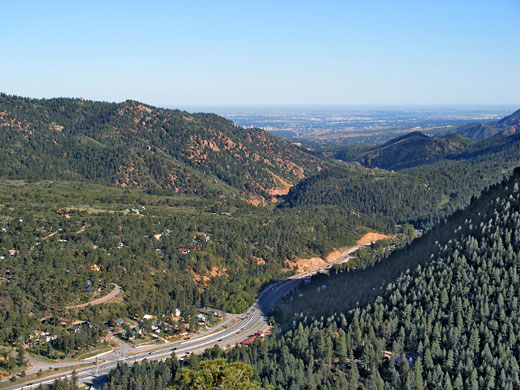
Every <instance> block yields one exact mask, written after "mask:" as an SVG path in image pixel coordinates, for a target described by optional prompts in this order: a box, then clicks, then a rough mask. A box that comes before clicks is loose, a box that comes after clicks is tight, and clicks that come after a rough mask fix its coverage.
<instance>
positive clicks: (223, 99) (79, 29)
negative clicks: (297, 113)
mask: <svg viewBox="0 0 520 390" xmlns="http://www.w3.org/2000/svg"><path fill="white" fill-rule="evenodd" d="M519 20H520V0H489V1H478V0H471V1H465V0H449V1H444V0H415V1H408V2H406V1H398V0H387V1H382V0H380V1H376V0H365V1H363V0H359V1H348V0H345V1H328V0H320V1H317V0H316V1H304V0H299V1H284V0H276V1H260V0H259V1H253V0H241V1H226V0H214V1H196V0H190V1H188V0H185V1H164V2H159V1H140V2H137V1H135V2H134V1H109V0H105V1H99V2H98V1H81V0H74V1H62V2H53V1H23V0H17V1H14V0H13V1H7V0H0V26H1V31H2V32H1V34H0V43H1V49H0V91H2V92H6V93H9V94H16V95H22V96H31V97H54V96H74V97H85V98H90V99H96V100H108V101H120V100H125V99H128V98H131V99H136V100H140V101H144V102H146V103H150V104H154V105H167V106H175V105H182V106H185V105H223V104H520V28H518V25H519Z"/></svg>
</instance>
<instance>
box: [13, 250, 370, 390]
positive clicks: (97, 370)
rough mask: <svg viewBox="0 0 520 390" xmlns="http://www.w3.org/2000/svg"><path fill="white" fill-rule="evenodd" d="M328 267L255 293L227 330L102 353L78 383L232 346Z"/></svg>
mask: <svg viewBox="0 0 520 390" xmlns="http://www.w3.org/2000/svg"><path fill="white" fill-rule="evenodd" d="M360 247H361V246H360V245H357V246H354V247H352V248H349V249H348V250H346V251H345V252H343V254H342V255H341V256H340V258H339V259H338V260H336V262H335V263H338V264H339V263H342V262H346V261H348V260H349V259H350V256H351V255H352V253H354V252H355V251H356V250H358V249H359V248H360ZM331 267H332V264H329V265H327V266H324V267H321V268H319V269H317V270H313V271H307V272H303V273H301V274H298V275H294V276H291V277H290V278H288V279H285V280H282V281H279V282H277V283H275V284H273V285H271V286H269V287H268V288H266V289H265V290H264V291H263V292H262V293H261V294H260V296H259V298H258V300H257V301H256V303H255V304H254V305H253V306H251V307H250V308H249V309H248V310H247V311H246V312H245V313H244V314H242V315H241V316H240V319H239V321H237V322H236V323H234V324H232V325H230V326H229V327H228V328H227V329H223V330H221V331H218V332H215V333H210V334H206V335H201V336H199V337H194V338H193V339H191V340H187V341H183V342H175V343H166V344H162V345H161V346H160V347H157V348H156V349H154V350H153V351H145V352H142V353H138V354H135V355H133V356H128V355H123V354H122V353H121V352H119V351H114V352H111V353H108V354H106V355H104V356H103V362H101V363H99V364H97V365H96V366H91V367H85V368H79V369H77V370H76V372H77V374H78V377H79V381H80V383H83V384H91V383H93V381H95V379H96V378H100V377H103V376H105V375H107V374H108V373H109V372H110V371H111V370H113V369H114V368H115V367H116V366H117V365H118V364H119V363H123V362H124V363H127V364H133V363H136V362H140V361H142V360H144V359H147V360H161V359H165V358H167V357H169V356H171V355H172V354H173V353H175V355H177V357H182V356H184V355H186V354H188V353H193V352H200V351H203V350H205V349H207V348H210V347H212V346H214V345H219V346H221V347H222V348H226V347H228V346H234V345H236V344H237V343H238V342H240V341H242V340H244V339H246V338H247V337H249V336H252V335H253V334H255V333H256V332H258V331H260V330H262V329H264V328H265V327H266V326H267V317H266V315H267V313H269V311H270V310H271V308H272V307H273V306H274V304H275V303H276V301H277V300H278V299H280V298H281V297H283V296H284V295H286V294H287V293H289V292H290V291H292V290H294V289H295V288H296V287H297V286H298V285H299V284H300V283H302V280H303V279H305V278H307V277H310V276H312V275H314V274H316V273H318V272H324V271H327V270H328V269H330V268H331ZM71 372H72V368H71V371H69V372H66V373H60V374H56V375H52V376H48V377H45V378H40V379H36V380H33V381H31V382H29V383H25V384H19V385H13V386H11V387H6V388H5V389H7V390H15V389H33V388H36V387H38V385H39V384H40V383H41V384H50V383H52V382H54V380H55V379H57V378H65V377H70V375H71Z"/></svg>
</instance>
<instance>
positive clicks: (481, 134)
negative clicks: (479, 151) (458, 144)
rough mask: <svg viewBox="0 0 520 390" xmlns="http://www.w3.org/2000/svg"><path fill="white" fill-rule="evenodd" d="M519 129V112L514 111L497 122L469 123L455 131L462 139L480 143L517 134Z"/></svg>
mask: <svg viewBox="0 0 520 390" xmlns="http://www.w3.org/2000/svg"><path fill="white" fill-rule="evenodd" d="M519 129H520V110H518V111H515V112H514V113H512V114H511V115H508V116H506V117H504V118H502V119H500V120H499V121H495V122H490V123H470V124H467V125H464V126H460V127H459V128H457V130H456V131H455V132H456V133H457V134H460V135H462V136H463V137H466V138H469V139H472V140H475V141H480V140H483V139H486V138H489V137H493V136H495V135H498V134H501V135H510V134H515V133H518V131H519Z"/></svg>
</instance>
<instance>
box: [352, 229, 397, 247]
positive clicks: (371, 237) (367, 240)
mask: <svg viewBox="0 0 520 390" xmlns="http://www.w3.org/2000/svg"><path fill="white" fill-rule="evenodd" d="M388 238H392V237H391V236H387V235H385V234H380V233H373V232H370V233H367V234H365V235H364V236H363V237H361V238H360V239H359V240H357V242H356V244H358V245H363V244H371V243H373V242H376V241H379V240H386V239H388Z"/></svg>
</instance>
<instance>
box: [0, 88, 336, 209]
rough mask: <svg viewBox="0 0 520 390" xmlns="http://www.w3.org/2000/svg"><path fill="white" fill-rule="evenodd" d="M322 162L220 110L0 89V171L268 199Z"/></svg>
mask: <svg viewBox="0 0 520 390" xmlns="http://www.w3.org/2000/svg"><path fill="white" fill-rule="evenodd" d="M325 166H326V163H325V162H324V161H323V160H322V159H320V158H317V157H315V156H312V155H310V154H309V153H307V152H305V151H303V150H300V149H299V148H297V147H296V146H294V145H292V144H291V143H290V142H288V141H285V140H282V139H281V138H278V137H276V136H273V135H270V134H269V133H267V132H265V131H263V130H260V129H243V128H241V127H238V126H237V125H236V124H234V123H233V122H231V121H229V120H227V119H224V118H222V117H220V116H217V115H214V114H204V113H200V114H190V113H187V112H184V111H179V110H168V109H161V108H156V107H152V106H148V105H145V104H142V103H138V102H135V101H126V102H124V103H106V102H94V101H87V100H83V99H67V98H58V99H49V100H45V99H41V100H38V99H29V98H21V97H16V96H9V95H5V94H0V177H3V178H9V179H17V180H19V179H31V180H35V179H38V180H41V179H66V180H88V181H94V182H97V183H102V184H109V185H116V186H120V187H125V186H130V187H137V188H159V189H169V190H172V191H175V192H180V193H186V194H205V195H211V196H219V195H221V194H223V193H224V194H229V193H238V194H241V196H244V197H246V198H248V199H250V200H252V201H254V202H262V201H271V199H272V198H273V197H275V196H276V195H280V194H284V193H286V192H287V190H288V188H289V187H290V186H291V185H292V184H294V183H295V182H296V181H298V180H300V179H302V178H303V177H306V176H308V175H309V174H310V173H314V172H317V171H319V170H320V169H321V168H323V167H325Z"/></svg>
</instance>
